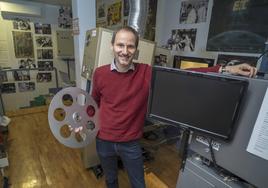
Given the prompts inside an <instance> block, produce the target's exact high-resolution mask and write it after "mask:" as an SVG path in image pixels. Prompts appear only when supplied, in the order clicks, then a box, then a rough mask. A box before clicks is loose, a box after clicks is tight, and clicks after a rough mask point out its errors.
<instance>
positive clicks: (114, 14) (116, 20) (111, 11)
mask: <svg viewBox="0 0 268 188" xmlns="http://www.w3.org/2000/svg"><path fill="white" fill-rule="evenodd" d="M121 10H122V2H121V1H120V2H116V3H114V4H111V5H109V6H108V7H107V15H106V18H107V26H117V25H120V24H121V22H122V20H121V19H122V17H121Z"/></svg>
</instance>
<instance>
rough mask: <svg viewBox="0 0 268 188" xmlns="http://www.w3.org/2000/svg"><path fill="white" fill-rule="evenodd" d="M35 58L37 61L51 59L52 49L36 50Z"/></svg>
mask: <svg viewBox="0 0 268 188" xmlns="http://www.w3.org/2000/svg"><path fill="white" fill-rule="evenodd" d="M37 58H38V59H53V50H52V49H38V50H37Z"/></svg>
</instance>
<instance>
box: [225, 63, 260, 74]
mask: <svg viewBox="0 0 268 188" xmlns="http://www.w3.org/2000/svg"><path fill="white" fill-rule="evenodd" d="M225 70H226V72H228V73H230V74H234V75H241V76H247V77H255V76H256V74H257V69H256V68H255V67H252V66H250V65H249V64H246V63H243V64H239V65H233V66H226V67H225Z"/></svg>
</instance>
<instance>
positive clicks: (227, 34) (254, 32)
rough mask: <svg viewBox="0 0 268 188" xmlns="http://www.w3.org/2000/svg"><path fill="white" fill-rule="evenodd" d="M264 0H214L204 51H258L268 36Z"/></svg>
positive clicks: (260, 50)
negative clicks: (205, 49)
mask: <svg viewBox="0 0 268 188" xmlns="http://www.w3.org/2000/svg"><path fill="white" fill-rule="evenodd" d="M267 10H268V0H239V1H238V0H224V1H214V3H213V9H212V14H211V21H210V26H209V34H208V42H207V50H208V51H223V52H243V53H262V52H263V51H264V47H265V45H264V43H265V41H266V40H267V38H268V19H267V18H268V11H267Z"/></svg>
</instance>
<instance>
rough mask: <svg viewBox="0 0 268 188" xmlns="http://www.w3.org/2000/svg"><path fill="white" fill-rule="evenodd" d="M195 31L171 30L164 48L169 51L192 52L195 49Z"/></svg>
mask: <svg viewBox="0 0 268 188" xmlns="http://www.w3.org/2000/svg"><path fill="white" fill-rule="evenodd" d="M196 31H197V30H196V29H176V30H172V32H171V37H170V39H168V41H167V45H166V47H167V48H168V49H169V50H176V51H182V52H193V51H194V49H195V39H196Z"/></svg>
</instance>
